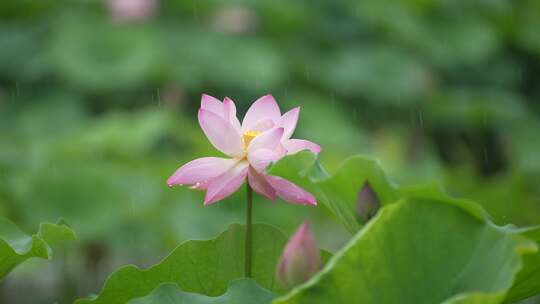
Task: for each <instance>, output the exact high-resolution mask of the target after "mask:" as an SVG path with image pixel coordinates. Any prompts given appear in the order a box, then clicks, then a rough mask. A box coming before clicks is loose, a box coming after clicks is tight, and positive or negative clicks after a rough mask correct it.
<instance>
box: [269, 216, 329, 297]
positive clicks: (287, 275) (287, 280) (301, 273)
mask: <svg viewBox="0 0 540 304" xmlns="http://www.w3.org/2000/svg"><path fill="white" fill-rule="evenodd" d="M321 266H322V262H321V255H320V252H319V248H318V247H317V243H316V241H315V237H313V233H312V232H311V229H309V223H308V222H307V221H305V222H304V223H303V224H302V225H301V226H300V228H298V230H297V231H296V232H295V233H294V235H293V236H292V237H291V239H290V240H289V242H288V243H287V246H285V250H284V251H283V255H282V256H281V258H280V260H279V263H278V268H277V274H276V277H277V281H278V283H279V284H280V285H281V286H282V287H285V288H292V287H294V286H296V285H299V284H302V283H304V282H305V281H307V280H308V279H309V278H311V277H312V276H313V275H314V274H315V273H316V272H317V271H319V269H321Z"/></svg>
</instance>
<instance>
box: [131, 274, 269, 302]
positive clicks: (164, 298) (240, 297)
mask: <svg viewBox="0 0 540 304" xmlns="http://www.w3.org/2000/svg"><path fill="white" fill-rule="evenodd" d="M274 298H275V296H274V295H273V294H272V293H271V292H269V291H267V290H265V289H263V288H261V287H260V286H259V285H257V283H255V282H254V281H253V280H249V279H239V280H236V281H233V282H231V284H230V286H229V289H228V290H227V292H226V293H225V294H223V295H221V296H219V297H208V296H205V295H200V294H196V293H189V292H185V291H182V290H180V289H179V288H178V287H177V286H176V285H174V284H171V283H168V284H163V285H161V286H159V287H158V288H156V289H154V290H153V291H152V292H151V293H150V294H149V295H147V296H146V297H143V298H139V299H135V300H132V301H129V304H182V303H185V304H241V303H245V304H249V303H252V304H267V303H270V302H271V301H272V299H274Z"/></svg>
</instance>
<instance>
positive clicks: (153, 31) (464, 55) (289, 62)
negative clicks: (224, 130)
mask: <svg viewBox="0 0 540 304" xmlns="http://www.w3.org/2000/svg"><path fill="white" fill-rule="evenodd" d="M539 28H540V2H538V1H533V0H529V1H511V0H492V1H488V0H473V1H470V0H438V1H436V0H414V1H409V0H401V1H389V0H388V1H374V0H373V1H353V0H337V1H320V0H311V1H308V0H304V1H284V0H262V1H226V2H225V1H195V0H193V1H180V0H162V1H159V2H156V8H155V10H154V11H148V12H147V16H146V17H145V18H140V19H139V20H127V19H122V20H119V19H118V17H116V18H115V16H113V15H112V12H111V10H110V9H109V7H108V6H107V2H106V1H96V0H85V1H67V0H41V1H33V0H18V1H2V2H0V214H1V215H2V216H5V217H7V218H9V219H10V220H12V221H14V222H15V223H17V224H18V225H19V226H20V227H21V228H22V229H23V230H24V231H25V232H28V233H32V232H35V231H37V229H38V225H39V223H40V222H45V221H48V222H54V221H56V220H57V219H58V218H64V219H65V220H66V221H67V222H68V223H69V224H70V225H71V226H72V227H73V229H74V230H75V231H76V232H77V236H78V240H77V241H76V242H72V243H73V245H71V246H67V247H66V248H64V249H63V250H61V251H60V252H55V259H54V260H53V262H52V263H47V262H45V261H41V260H35V261H32V262H31V263H28V264H25V265H23V266H21V267H19V268H17V269H16V270H15V271H14V272H13V273H12V274H11V275H10V276H9V277H8V279H7V280H5V281H4V282H2V283H1V284H0V302H2V303H4V302H5V303H37V304H39V303H52V302H54V301H58V303H71V302H72V300H73V299H75V298H80V297H85V296H87V295H89V294H90V293H96V292H98V291H99V290H100V288H101V286H102V285H103V281H104V279H105V278H106V276H107V275H108V274H110V273H111V272H112V270H114V269H116V268H118V267H119V266H121V265H125V264H128V263H135V264H137V265H139V266H141V267H147V266H149V265H152V264H153V263H155V262H157V261H158V260H160V259H161V258H163V257H164V256H165V255H166V254H167V253H168V252H170V251H171V250H172V249H173V248H175V247H176V246H177V245H178V244H179V243H180V242H181V241H183V240H186V239H192V238H195V239H207V238H213V237H215V236H216V235H217V234H219V232H220V231H222V230H224V229H225V228H226V227H227V226H228V225H229V224H231V223H235V222H241V221H242V219H243V211H244V202H243V196H242V194H243V192H241V193H238V194H236V195H234V196H232V197H231V198H229V199H227V200H225V201H223V202H220V203H218V204H215V205H212V206H209V207H203V205H202V196H203V194H202V193H201V192H195V191H191V190H188V189H182V188H176V187H175V188H168V187H167V186H166V185H165V180H166V179H167V178H168V177H169V175H170V174H171V173H172V172H174V170H175V169H176V168H177V167H179V166H180V165H182V164H183V163H185V162H186V161H189V160H191V159H193V158H196V157H201V156H208V155H219V152H217V151H215V150H214V149H213V148H212V146H211V145H210V144H209V143H208V141H207V140H206V138H205V137H204V135H203V133H202V131H201V130H200V128H199V126H198V123H197V119H196V114H197V109H198V106H199V100H200V95H201V94H202V93H208V94H211V95H213V96H216V97H218V98H222V97H224V96H229V97H231V98H232V99H233V100H235V101H236V103H237V106H238V109H239V113H240V114H241V115H243V113H245V111H246V110H247V108H248V106H249V105H250V104H251V102H253V101H254V100H255V99H256V98H258V97H259V96H262V95H264V94H267V93H272V94H273V95H274V96H275V97H276V99H277V100H278V102H279V103H280V106H281V107H282V111H283V112H285V111H286V110H288V109H290V108H292V107H294V106H297V105H300V106H302V110H301V114H300V121H299V126H298V129H297V132H296V137H299V138H307V139H310V140H312V141H315V142H317V143H319V144H321V145H322V147H323V152H322V154H321V159H322V162H323V163H324V164H325V166H326V168H328V169H329V170H330V171H331V172H332V171H333V170H334V169H335V167H336V165H337V164H338V163H339V162H340V161H341V160H342V159H343V158H345V157H348V156H350V155H353V154H357V153H363V154H367V155H369V156H371V157H374V158H377V159H379V160H380V162H381V165H382V167H383V168H384V170H385V172H386V173H387V174H388V176H389V177H390V178H391V179H392V180H394V181H396V182H398V183H400V184H402V185H410V184H416V183H424V182H437V183H440V184H441V185H444V186H445V188H446V189H447V190H448V192H449V193H450V194H452V195H455V196H459V197H467V198H471V199H473V200H475V201H478V202H479V203H481V204H482V205H483V206H484V207H485V208H486V209H487V211H488V212H489V214H490V215H491V216H492V218H493V220H494V222H495V223H497V224H501V225H502V224H508V223H514V224H518V225H530V224H539V223H540V160H539V155H540V137H539V134H540V104H539V102H540V34H539V33H540V32H539V30H538V29H539ZM358 187H359V189H360V188H361V185H359V186H358ZM254 212H255V214H254V218H255V221H256V222H264V223H271V224H273V225H275V226H278V227H280V228H281V229H283V230H284V231H285V232H287V233H291V232H292V231H293V230H294V229H295V228H296V227H297V226H298V225H299V224H300V223H301V222H302V221H303V220H304V219H305V218H310V219H311V221H312V222H313V225H312V227H313V228H314V230H315V234H316V236H317V239H318V241H319V243H320V244H321V247H323V248H325V249H329V250H335V249H337V248H339V247H340V246H342V245H343V244H344V243H345V242H346V240H347V239H348V238H349V237H350V235H349V233H348V232H347V230H346V229H345V228H344V227H343V226H342V225H340V223H339V222H338V221H336V220H335V219H334V218H333V217H332V216H331V214H330V212H329V211H328V210H326V209H325V208H324V207H319V208H309V207H302V206H294V205H288V204H285V203H283V202H281V201H278V202H276V203H271V202H266V201H264V200H262V199H259V198H258V199H257V201H256V204H255V210H254ZM29 291H32V292H29Z"/></svg>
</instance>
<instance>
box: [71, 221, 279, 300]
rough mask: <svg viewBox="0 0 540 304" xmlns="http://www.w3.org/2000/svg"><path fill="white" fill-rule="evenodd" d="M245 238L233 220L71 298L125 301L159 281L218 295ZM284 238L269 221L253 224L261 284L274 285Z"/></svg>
mask: <svg viewBox="0 0 540 304" xmlns="http://www.w3.org/2000/svg"><path fill="white" fill-rule="evenodd" d="M244 239H245V226H243V225H238V224H233V225H231V226H230V227H229V228H228V229H227V230H226V231H225V232H223V233H222V234H220V235H219V236H218V237H217V238H215V239H212V240H206V241H187V242H185V243H183V244H181V245H179V246H178V247H177V248H176V249H175V250H174V251H173V252H172V253H171V254H169V256H167V257H166V258H165V259H163V260H162V261H161V262H160V263H158V264H156V265H154V266H152V267H151V268H149V269H146V270H141V269H139V268H137V267H136V266H133V265H128V266H125V267H122V268H120V269H119V270H117V271H116V272H114V273H113V274H112V275H111V276H109V278H108V279H107V281H106V282H105V286H104V287H103V290H102V291H101V294H99V295H98V296H96V297H93V298H89V299H81V300H78V301H77V302H76V303H78V304H83V303H94V304H97V303H107V304H112V303H126V302H128V301H129V300H132V299H135V298H140V297H143V296H146V295H148V294H149V293H150V292H151V291H152V290H154V289H155V288H157V287H158V286H159V285H160V284H163V283H175V284H176V285H177V286H178V287H179V288H180V289H182V290H183V291H185V292H195V293H199V294H204V295H208V296H218V295H221V294H223V293H224V292H225V291H226V290H227V286H228V284H229V282H231V281H232V280H234V279H238V278H242V277H243V276H244ZM286 241H287V237H286V236H285V235H284V234H283V233H282V232H281V231H280V230H278V229H276V228H274V227H272V226H268V225H264V224H256V225H254V226H253V260H252V263H253V264H252V273H253V279H254V280H255V281H256V282H257V283H258V284H259V285H261V286H262V287H263V288H265V289H268V290H271V291H278V290H279V288H278V286H277V283H276V282H275V281H274V278H275V269H276V265H277V262H278V259H279V257H280V255H281V252H282V250H283V247H284V246H285V243H286Z"/></svg>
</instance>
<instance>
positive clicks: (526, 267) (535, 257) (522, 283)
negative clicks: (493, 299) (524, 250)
mask: <svg viewBox="0 0 540 304" xmlns="http://www.w3.org/2000/svg"><path fill="white" fill-rule="evenodd" d="M521 233H522V234H523V235H524V236H526V237H528V238H529V239H531V240H534V241H535V242H536V243H537V244H538V243H540V227H534V228H530V229H524V230H523V231H522V232H521ZM539 293H540V253H538V252H537V253H535V254H528V255H526V256H525V257H524V259H523V268H522V269H521V271H520V272H519V273H518V275H517V277H516V280H515V282H514V285H513V286H512V288H511V289H510V291H509V292H508V295H507V296H506V301H505V302H506V303H513V302H516V301H518V300H521V299H525V298H528V297H530V296H533V295H535V294H539Z"/></svg>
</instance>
